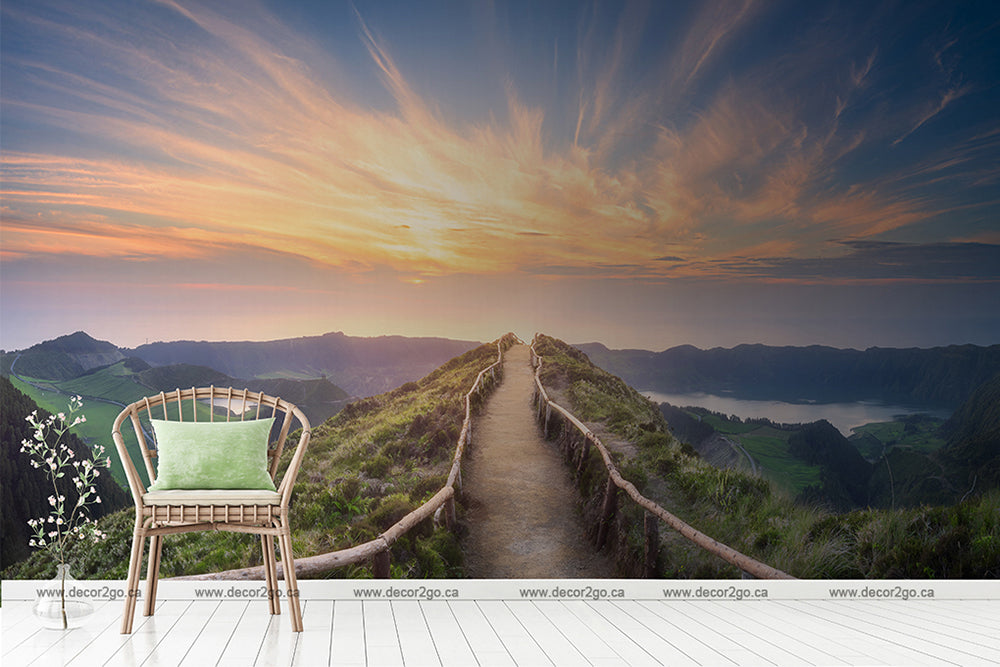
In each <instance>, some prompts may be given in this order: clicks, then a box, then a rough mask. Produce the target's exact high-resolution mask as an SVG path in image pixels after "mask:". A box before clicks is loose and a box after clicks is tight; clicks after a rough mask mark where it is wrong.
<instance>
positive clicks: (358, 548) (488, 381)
mask: <svg viewBox="0 0 1000 667" xmlns="http://www.w3.org/2000/svg"><path fill="white" fill-rule="evenodd" d="M518 342H520V343H522V344H527V343H524V341H523V340H521V339H520V338H519V337H518V336H516V335H515V334H513V333H509V334H506V335H504V336H502V337H501V338H500V339H499V340H498V341H497V360H496V361H495V362H493V363H492V364H490V365H489V366H487V367H486V368H484V369H482V370H481V371H479V374H478V375H477V376H476V380H475V382H473V383H472V388H471V389H469V391H468V392H467V393H466V394H465V419H464V420H463V422H462V430H461V433H460V434H459V436H458V443H457V445H456V447H455V455H454V457H453V458H452V464H451V469H450V471H449V473H448V481H447V482H446V483H445V485H444V486H443V487H441V490H440V491H438V492H437V493H436V494H434V495H433V496H432V497H431V498H430V499H429V500H427V501H426V502H425V503H424V504H423V505H421V506H420V507H418V508H417V509H415V510H413V511H412V512H410V513H409V514H407V515H406V516H404V517H403V518H402V519H400V520H399V521H397V522H396V523H395V524H393V525H392V526H390V527H389V528H388V529H387V530H386V531H385V532H383V533H382V534H380V535H379V536H378V537H376V538H375V539H373V540H369V541H368V542H365V543H363V544H358V545H355V546H353V547H348V548H346V549H339V550H337V551H331V552H327V553H323V554H317V555H315V556H305V557H300V558H296V559H295V574H296V576H298V577H309V576H317V575H321V574H325V573H327V572H330V571H331V570H335V569H337V568H338V567H344V566H346V565H357V564H358V563H363V562H366V561H369V560H371V561H372V565H373V567H372V569H373V574H374V576H375V578H377V579H385V578H388V577H389V570H390V564H391V557H390V550H391V548H392V545H393V543H395V542H396V540H398V539H399V538H400V537H402V536H403V535H405V534H406V533H407V532H408V531H409V530H410V529H412V528H413V527H414V526H416V525H417V524H419V523H421V522H423V521H424V520H426V519H428V518H430V517H434V519H435V520H437V521H438V522H440V520H441V514H442V512H443V513H444V522H445V524H446V525H447V527H448V529H449V530H454V528H455V491H456V489H461V488H462V456H463V454H464V453H465V449H466V447H467V446H468V444H469V441H470V440H471V438H472V402H473V397H475V396H482V395H483V394H484V393H485V392H487V391H489V390H490V389H492V388H493V387H494V386H495V384H496V381H497V379H498V377H499V376H500V375H501V374H502V372H503V355H504V352H506V351H507V349H509V348H510V347H511V346H512V345H514V344H516V343H518ZM282 568H283V563H278V574H279V575H280V576H282V577H283V576H284V573H283V569H282ZM263 578H264V566H263V565H258V566H256V567H246V568H239V569H235V570H225V571H223V572H212V573H209V574H198V575H190V576H185V577H176V579H195V580H250V579H263Z"/></svg>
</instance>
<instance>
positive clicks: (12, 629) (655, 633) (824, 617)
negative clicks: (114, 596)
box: [0, 598, 1000, 667]
mask: <svg viewBox="0 0 1000 667" xmlns="http://www.w3.org/2000/svg"><path fill="white" fill-rule="evenodd" d="M96 607H97V609H96V612H95V614H94V616H93V617H92V618H91V619H90V620H89V622H88V623H87V624H86V626H85V627H83V628H78V629H75V630H71V631H69V632H59V631H53V630H46V629H42V628H40V627H39V626H38V625H37V623H36V621H35V619H34V617H33V616H32V614H31V609H30V608H31V602H28V601H23V600H5V601H4V604H3V607H2V611H0V615H2V629H3V634H2V644H0V651H2V654H0V655H2V660H0V662H2V664H3V665H4V667H19V666H20V665H46V666H48V665H83V666H87V667H89V666H91V665H128V666H132V665H145V666H156V665H198V666H202V665H233V666H237V665H239V666H241V667H242V666H243V665H268V666H270V665H456V666H461V667H465V666H469V665H481V666H484V667H485V666H488V665H574V666H575V665H601V666H603V665H952V664H953V665H997V664H1000V600H971V601H962V600H932V601H924V600H918V601H914V600H911V601H908V602H899V601H895V602H893V601H882V602H879V601H835V600H767V601H752V602H751V601H741V602H736V601H730V602H724V601H716V602H709V601H673V600H599V601H592V600H590V601H587V600H572V601H565V600H560V601H556V600H534V601H532V600H450V601H445V600H435V601H426V600H420V601H418V600H391V601H390V600H366V601H361V600H344V599H334V600H324V599H314V598H311V599H307V600H305V601H304V602H303V615H304V624H305V631H304V632H302V633H300V634H296V633H293V632H291V628H290V625H289V619H288V616H287V611H286V612H285V613H282V614H281V615H280V616H275V617H272V616H270V615H269V614H268V612H267V604H266V603H265V602H264V601H263V600H250V601H243V600H239V601H236V600H221V601H220V600H212V601H207V600H194V601H192V600H177V599H168V600H164V601H162V602H160V604H159V606H158V608H157V611H156V615H155V616H153V617H149V618H146V617H143V616H141V611H140V612H139V613H137V615H136V620H135V631H134V633H133V634H132V635H131V636H123V635H120V634H119V632H118V628H119V622H120V620H121V612H122V604H121V602H120V601H115V602H98V603H97V605H96Z"/></svg>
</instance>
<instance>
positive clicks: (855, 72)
mask: <svg viewBox="0 0 1000 667" xmlns="http://www.w3.org/2000/svg"><path fill="white" fill-rule="evenodd" d="M651 7H652V6H651V5H643V4H638V3H636V4H630V5H629V6H628V7H627V8H626V10H624V11H622V12H621V14H620V15H618V16H617V22H616V23H615V24H614V26H613V28H612V29H611V32H610V36H605V37H603V38H602V33H601V31H600V30H599V26H598V25H596V21H597V19H598V16H597V14H596V13H595V14H594V15H593V16H592V17H591V18H590V19H589V20H583V21H581V23H580V25H581V26H582V27H581V30H580V34H579V35H578V43H577V45H576V46H577V49H576V52H575V58H576V63H575V74H574V76H575V86H576V90H575V93H576V94H575V95H574V96H573V99H574V100H575V101H576V102H578V104H577V105H576V108H575V113H574V114H573V119H572V121H571V123H572V124H573V127H572V128H570V131H569V132H566V133H565V134H564V135H560V134H559V133H557V132H553V131H552V129H553V127H556V126H557V125H558V123H559V120H560V119H559V118H558V117H557V115H556V113H555V111H554V110H553V109H550V108H546V107H544V106H540V105H539V104H538V103H537V102H533V101H532V98H531V97H530V96H527V95H525V94H524V92H523V91H522V89H521V88H519V82H518V80H517V79H516V78H514V77H513V76H508V78H507V79H505V80H502V81H497V82H491V85H493V86H495V87H499V88H497V89H502V91H503V95H502V98H503V99H504V100H505V102H506V108H504V109H497V110H496V113H495V114H494V115H490V116H489V117H480V118H468V119H464V120H457V119H456V117H455V115H454V114H451V113H444V112H442V110H440V109H438V108H436V106H435V104H436V103H435V101H434V100H433V99H432V98H430V97H429V96H428V95H426V94H425V93H423V92H422V91H421V90H419V89H418V88H417V87H416V86H415V85H414V84H413V82H412V79H413V78H412V76H411V75H409V74H408V72H411V73H412V71H413V66H412V65H411V63H409V62H407V61H406V59H405V57H401V56H400V55H399V53H398V52H397V49H398V48H402V47H401V46H398V45H397V44H394V43H393V42H392V41H391V40H389V39H388V38H386V37H385V36H383V35H381V34H380V33H379V31H378V30H377V29H376V28H375V27H373V26H371V25H369V22H368V20H367V19H366V17H365V14H364V11H357V10H355V12H354V17H353V18H354V21H355V25H356V30H357V39H358V40H360V43H361V44H362V45H363V49H364V51H365V52H366V53H367V57H368V59H369V60H368V62H367V66H368V67H369V68H370V69H371V71H373V72H375V73H376V74H377V76H378V78H379V80H380V81H381V83H382V85H383V86H384V88H385V90H386V91H388V93H389V94H390V96H391V100H392V102H393V104H394V107H392V108H374V107H373V106H372V105H369V104H365V103H363V102H361V101H360V99H358V97H357V96H355V95H352V94H351V89H350V88H349V87H347V86H345V87H344V88H343V89H341V88H338V87H336V86H331V85H330V81H331V78H335V75H333V74H329V73H327V72H326V71H320V70H319V69H318V65H317V63H320V62H322V63H324V64H326V63H329V64H330V68H331V71H332V72H336V71H337V69H338V67H339V66H340V65H338V63H337V62H336V61H335V58H334V57H333V56H332V55H330V54H322V53H321V52H320V49H319V48H318V47H316V46H315V45H312V44H310V41H309V40H308V39H306V38H305V37H304V36H302V35H298V34H296V33H295V32H293V31H292V30H291V29H290V28H289V27H288V26H286V25H283V24H282V23H281V22H280V21H278V20H277V19H276V18H275V17H273V16H270V15H267V14H261V13H259V12H255V17H257V18H256V19H255V20H256V23H255V24H254V25H251V24H250V23H247V22H244V21H241V18H240V16H239V15H235V14H226V13H225V12H224V11H223V10H216V9H213V8H212V6H210V5H201V4H189V3H186V2H179V1H173V0H162V1H161V2H160V3H159V5H158V11H160V12H162V13H163V16H159V17H158V18H157V17H147V20H145V21H144V22H140V24H138V26H137V25H136V24H133V23H131V22H130V21H131V19H130V18H129V19H126V18H125V17H122V16H118V15H116V14H115V13H114V12H110V11H108V12H105V13H102V14H100V15H99V16H98V19H99V20H94V21H91V22H89V23H88V24H87V25H86V26H84V25H77V24H73V23H71V22H69V21H64V22H59V21H58V20H56V19H45V20H44V21H42V20H40V19H38V20H35V22H34V28H35V29H36V30H42V31H44V32H45V33H46V34H48V35H49V36H50V38H51V39H52V41H53V43H57V44H63V45H66V44H72V45H75V46H73V48H74V49H75V51H74V54H73V55H74V58H64V59H63V60H53V61H52V62H45V61H43V60H40V58H41V56H34V57H28V56H24V57H20V60H18V59H17V58H15V60H14V64H13V65H8V67H10V66H13V67H15V68H16V71H17V73H18V74H17V76H18V82H17V83H18V85H17V86H16V87H15V88H14V89H15V90H17V91H21V90H24V91H27V92H25V93H24V94H16V93H15V94H12V95H8V94H5V98H4V105H5V110H6V111H8V112H10V113H14V114H16V115H18V116H19V117H28V116H30V117H32V118H33V119H35V120H36V121H38V122H44V123H45V124H47V126H49V127H51V128H55V129H56V130H58V132H60V133H61V136H60V139H66V138H70V137H72V138H73V139H74V142H67V143H68V144H69V145H70V146H71V149H70V150H68V151H64V152H59V151H58V150H57V147H56V146H55V145H46V146H40V147H36V148H33V149H32V148H29V147H26V146H20V147H18V148H17V149H15V150H6V151H5V152H4V155H3V158H2V159H3V170H4V185H3V187H4V201H5V205H6V206H7V207H8V209H9V213H8V214H7V215H5V220H4V252H5V253H8V256H9V257H17V258H20V257H30V256H33V255H39V254H64V253H65V254H70V253H82V254H85V255H95V256H107V257H115V258H122V259H129V260H138V259H141V258H144V257H152V256H160V257H180V256H184V257H189V258H190V257H204V258H209V257H211V256H212V255H213V253H220V252H222V251H223V250H224V249H226V248H229V247H235V246H239V247H244V248H259V249H261V250H268V251H274V250H275V249H280V250H281V251H282V252H285V253H287V254H289V255H293V256H297V257H302V258H305V259H307V260H308V261H310V262H314V263H317V264H321V265H325V266H329V267H333V268H336V269H338V270H342V271H346V272H363V271H370V270H372V268H373V267H390V268H391V269H392V270H394V271H396V272H398V274H399V275H400V276H405V277H406V279H407V280H411V279H419V277H421V276H424V277H426V276H434V275H446V274H476V273H502V272H516V271H522V270H523V271H529V272H534V271H538V267H548V268H547V269H546V272H547V273H548V274H549V275H556V274H559V275H570V274H572V275H587V274H588V273H589V274H591V275H594V276H595V277H602V276H608V275H619V276H629V277H642V278H643V279H650V280H652V279H659V278H663V277H670V276H674V275H678V274H679V273H684V274H685V275H700V276H706V277H718V276H722V277H725V276H727V275H729V269H725V268H720V266H723V265H727V264H728V263H730V262H732V261H733V259H732V258H734V257H750V256H753V257H755V258H756V259H758V260H761V261H764V262H767V261H769V260H770V259H775V260H776V261H780V262H785V261H786V260H788V258H796V257H798V258H800V259H803V260H805V259H806V258H809V257H811V256H815V255H817V254H820V253H822V252H825V251H826V250H825V248H826V246H825V245H824V244H825V243H826V242H827V241H828V240H829V239H830V238H845V237H850V238H855V239H865V238H877V237H879V235H884V234H886V233H888V232H892V231H894V230H901V229H905V228H907V227H908V226H911V225H914V224H915V223H919V222H921V221H924V220H927V219H929V218H931V217H933V216H934V215H937V214H940V213H941V212H942V211H946V210H951V208H952V207H953V206H954V202H945V203H943V204H942V203H941V202H938V201H933V200H928V198H927V197H926V192H925V191H921V192H917V191H916V190H915V189H914V184H916V183H920V184H926V183H928V182H933V180H934V179H937V178H944V177H947V178H956V179H957V178H959V175H960V174H961V175H962V177H965V178H970V177H971V175H972V172H970V171H968V170H967V169H966V167H967V166H969V164H971V162H967V161H969V160H971V159H972V158H971V157H970V156H972V155H973V154H975V152H976V151H977V150H978V151H979V154H982V153H983V149H982V141H981V142H980V143H979V144H977V145H975V146H973V145H968V146H965V148H961V146H959V147H956V148H954V149H953V150H952V151H951V152H950V154H949V155H947V156H940V157H939V158H938V159H937V161H935V162H928V163H926V164H924V165H923V166H922V167H920V168H919V169H918V168H915V167H912V166H910V167H907V168H905V169H904V168H899V169H896V170H895V171H893V172H890V173H888V174H880V175H879V176H878V177H876V178H871V177H869V176H866V175H861V176H858V177H856V178H855V177H854V175H853V174H852V173H851V171H850V169H848V168H847V167H846V166H845V165H846V163H847V162H848V161H849V158H850V157H851V156H853V155H855V154H856V153H858V152H860V151H863V150H872V149H873V148H875V147H877V143H876V142H879V141H883V140H885V138H884V135H879V134H878V133H877V132H876V133H870V132H868V131H867V127H866V125H865V122H864V120H865V119H864V118H860V119H859V118H858V114H859V113H861V112H860V111H857V110H856V108H857V107H856V106H855V105H856V102H857V100H858V98H859V96H863V95H865V94H866V92H865V91H867V90H869V89H870V88H871V87H873V86H874V85H875V83H876V81H875V80H876V79H877V76H878V70H879V65H880V63H881V59H882V57H883V56H882V55H881V54H880V53H879V51H878V50H877V49H875V48H871V47H866V48H865V49H864V51H863V52H861V53H862V55H860V56H856V57H852V58H850V59H845V60H843V61H842V62H843V64H841V60H840V59H839V54H838V53H834V54H833V55H829V56H827V55H823V49H824V48H825V47H827V46H828V45H827V44H823V43H814V44H809V43H800V44H798V45H796V47H795V48H797V49H799V50H801V51H802V55H803V57H802V58H801V60H802V61H803V62H808V63H810V64H812V63H813V62H815V61H817V60H822V61H823V62H825V63H826V64H827V66H828V67H829V68H831V71H833V72H834V73H835V74H836V76H835V77H832V78H831V80H830V82H829V83H827V84H826V85H824V86H821V87H815V86H813V84H811V83H810V84H809V85H810V86H812V87H808V88H807V87H805V86H806V85H807V82H808V76H807V74H806V73H805V72H803V71H799V70H797V69H796V65H795V61H796V58H795V57H794V56H795V55H797V54H792V55H793V57H789V56H788V55H787V54H786V55H784V56H782V57H781V58H780V59H778V60H777V61H775V60H774V59H764V60H763V61H762V62H759V63H752V64H748V65H747V66H746V67H743V68H741V69H740V71H739V73H737V74H729V75H724V76H719V74H718V70H719V68H720V67H721V65H720V63H722V62H724V56H725V55H726V54H727V53H728V50H729V49H730V48H733V44H735V43H736V42H737V41H738V39H739V37H740V36H741V35H742V34H743V31H744V30H746V29H747V28H748V27H749V26H751V25H752V24H753V22H754V21H755V20H759V19H760V18H761V16H763V15H765V14H766V13H767V8H766V7H765V6H763V5H762V4H760V3H754V2H750V1H746V2H720V3H714V4H711V5H706V6H704V7H701V8H699V9H698V10H697V11H695V13H694V14H693V16H692V17H691V18H690V19H689V20H690V25H689V26H688V27H687V30H685V31H683V32H682V33H681V34H682V35H683V39H680V40H677V42H676V44H671V45H669V47H667V48H661V49H659V50H656V49H652V47H650V46H649V44H651V43H655V42H656V40H652V39H650V31H651V30H652V29H654V28H655V26H654V28H651V26H650V19H649V16H650V13H651V12H652V11H653V9H651ZM66 11H67V12H72V8H70V7H68V6H67V9H66ZM165 17H168V18H169V22H168V23H169V25H171V26H174V30H175V31H176V34H175V33H168V32H167V29H165V28H164V29H159V28H154V27H153V26H158V25H160V24H159V23H156V21H154V18H157V20H162V19H164V18H165ZM263 28H266V30H265V29H263ZM174 38H176V41H175V40H174ZM643 38H645V39H646V41H645V42H643V41H642V40H643ZM642 45H645V46H642ZM61 48H69V47H61ZM557 53H558V55H556V54H557ZM551 54H552V58H553V62H552V68H553V71H555V70H556V69H559V68H562V69H563V70H567V71H569V70H570V69H572V67H571V65H568V64H567V63H566V62H565V61H566V60H567V59H568V58H567V54H569V59H572V57H573V56H574V54H573V52H572V50H571V49H563V50H562V51H561V52H557V51H555V49H553V51H552V52H551ZM651 54H652V56H654V57H655V58H656V60H654V61H652V62H650V61H649V58H650V57H651ZM81 58H82V59H81ZM87 58H90V61H92V62H100V63H101V65H102V66H101V67H100V68H96V69H95V68H90V67H86V66H84V65H85V63H86V62H88V61H87V60H86V59H87ZM939 59H940V58H939ZM560 60H561V61H562V62H560ZM10 62H11V61H10V60H9V59H8V63H10ZM344 67H346V65H344ZM804 68H805V67H804V66H802V67H801V68H800V69H804ZM722 69H725V68H722ZM637 72H639V74H637ZM789 80H791V81H799V82H800V83H799V84H797V85H801V86H802V87H801V88H796V87H795V86H794V85H791V86H790V85H789V84H788V83H787V82H788V81H789ZM695 90H697V91H698V95H697V96H695V95H694V92H693V91H695ZM972 91H973V89H972V88H971V87H970V86H969V85H961V86H955V87H952V88H949V89H948V90H947V91H945V93H943V94H942V96H941V97H940V98H939V99H938V100H937V101H936V104H935V105H934V106H932V107H929V108H927V109H925V110H923V111H922V113H921V114H920V115H919V116H918V117H916V118H914V119H911V122H910V123H909V124H908V126H907V127H908V129H907V131H906V132H905V133H904V134H903V135H901V136H899V137H896V138H895V140H894V141H893V143H894V144H898V143H900V142H901V141H903V139H905V138H907V137H910V136H911V135H913V133H914V132H916V131H917V130H918V129H919V128H920V127H922V126H925V125H926V124H928V123H931V122H932V121H933V119H934V118H935V117H936V116H937V115H938V114H940V113H942V112H943V111H944V110H945V109H946V108H949V107H950V106H951V105H953V104H957V103H958V101H959V100H961V99H962V98H963V97H965V96H967V95H970V94H971V93H972ZM473 92H474V91H473ZM695 98H697V100H698V101H697V102H694V101H693V100H694V99H695ZM858 106H860V105H858ZM820 111H821V112H822V113H819V112H820ZM869 113H872V114H873V115H875V114H876V113H878V114H880V113H882V110H877V111H876V112H869ZM852 114H853V115H852ZM560 136H563V137H564V138H563V139H560V138H559V137H560ZM570 137H572V138H571V139H570ZM983 141H985V142H990V141H993V142H994V143H992V144H989V145H990V146H995V140H991V139H985V140H983ZM52 143H53V144H55V143H57V142H52ZM40 144H45V142H40ZM987 152H989V153H990V154H995V147H994V148H989V149H988V151H987ZM975 169H976V171H975V174H977V177H978V178H979V179H986V180H985V181H984V182H990V179H995V178H996V168H995V167H994V168H993V170H992V171H990V168H989V167H987V166H985V165H984V164H983V163H982V162H981V160H978V159H977V160H976V167H975ZM681 258H684V259H683V261H682V260H681ZM713 260H719V261H713Z"/></svg>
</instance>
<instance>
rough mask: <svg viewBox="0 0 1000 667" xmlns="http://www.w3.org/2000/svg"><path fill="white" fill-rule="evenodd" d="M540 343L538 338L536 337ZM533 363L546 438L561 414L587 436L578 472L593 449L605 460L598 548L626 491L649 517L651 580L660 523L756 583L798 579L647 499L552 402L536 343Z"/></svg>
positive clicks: (579, 424) (599, 445)
mask: <svg viewBox="0 0 1000 667" xmlns="http://www.w3.org/2000/svg"><path fill="white" fill-rule="evenodd" d="M536 340H537V336H536ZM531 363H532V365H533V366H534V368H535V392H534V393H535V396H534V400H535V401H536V405H537V406H538V419H539V421H540V422H542V428H543V431H544V433H545V436H546V437H548V435H549V422H550V420H551V418H552V415H553V412H556V413H559V414H560V415H561V416H562V417H563V418H564V419H565V420H566V421H567V422H568V423H569V424H571V425H572V426H573V427H574V428H575V429H576V430H578V431H579V432H580V433H581V435H582V436H583V444H582V446H581V447H580V448H579V452H574V457H578V458H579V460H578V462H577V469H578V470H582V468H583V466H584V465H585V463H586V461H587V459H588V458H589V456H590V447H591V446H593V447H596V448H597V451H599V452H600V454H601V458H602V459H603V460H604V467H605V468H606V469H607V472H608V480H607V483H606V484H605V488H604V498H603V502H602V504H601V516H600V524H599V527H598V532H597V546H598V548H600V547H602V546H604V543H605V542H606V540H607V535H608V530H609V528H610V526H611V522H612V520H613V518H614V515H615V512H616V510H617V503H618V490H619V489H621V490H622V491H624V492H625V493H626V494H627V495H628V497H629V498H631V499H632V501H633V502H635V503H636V504H637V505H639V506H640V507H642V508H643V509H644V510H645V511H646V513H645V521H644V532H645V539H646V549H645V560H646V563H645V565H646V573H647V576H653V572H654V571H655V562H656V554H657V551H658V549H659V531H658V529H657V527H656V526H657V519H658V520H661V521H663V522H664V523H666V524H667V525H668V526H670V527H671V528H673V529H674V530H676V531H677V532H678V533H680V534H681V535H683V536H684V537H686V538H687V539H688V540H690V541H691V542H693V543H694V544H695V545H697V546H698V547H700V548H702V549H704V550H705V551H708V552H709V553H712V554H714V555H716V556H718V557H719V558H721V559H722V560H724V561H726V562H728V563H731V564H732V565H735V566H736V567H738V568H739V569H740V570H741V571H742V572H743V573H744V575H745V576H746V575H749V576H750V577H752V578H755V579H794V578H795V577H792V576H791V575H789V574H787V573H785V572H782V571H781V570H778V569H776V568H774V567H771V566H770V565H767V564H766V563H762V562H760V561H758V560H755V559H753V558H751V557H750V556H747V555H745V554H742V553H740V552H739V551H737V550H736V549H733V548H732V547H729V546H727V545H725V544H723V543H722V542H719V541H718V540H715V539H713V538H712V537H709V536H708V535H706V534H705V533H702V532H701V531H700V530H698V529H696V528H694V527H692V526H691V525H689V524H687V523H685V522H684V521H682V520H681V519H679V518H678V517H676V516H675V515H673V514H671V513H670V512H668V511H667V510H665V509H663V508H662V507H660V506H659V505H658V504H656V503H655V502H653V501H652V500H650V499H649V498H646V497H645V496H643V495H642V494H641V493H639V490H638V489H636V488H635V485H633V484H632V483H631V482H630V481H628V480H627V479H625V478H624V477H622V475H621V473H620V472H618V468H617V467H616V466H615V464H614V462H613V461H612V459H611V454H610V452H608V449H607V447H605V445H604V443H602V442H601V440H600V438H598V437H597V436H596V435H595V434H594V433H593V432H592V431H591V430H590V429H589V428H587V426H586V425H585V424H584V423H583V422H582V421H580V420H579V419H577V418H576V417H575V416H574V415H573V414H572V413H571V412H570V411H569V410H567V409H566V408H564V407H562V406H561V405H559V404H558V403H556V402H555V401H553V400H552V399H551V398H549V395H548V392H546V391H545V387H544V386H543V385H542V380H541V370H542V358H541V357H540V356H539V355H538V353H537V352H536V351H535V341H532V343H531Z"/></svg>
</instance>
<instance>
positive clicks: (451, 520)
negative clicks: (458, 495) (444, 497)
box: [444, 495, 456, 533]
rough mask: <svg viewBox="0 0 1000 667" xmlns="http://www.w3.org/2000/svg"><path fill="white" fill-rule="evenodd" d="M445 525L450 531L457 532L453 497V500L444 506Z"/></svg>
mask: <svg viewBox="0 0 1000 667" xmlns="http://www.w3.org/2000/svg"><path fill="white" fill-rule="evenodd" d="M444 523H445V525H446V526H447V527H448V530H449V531H451V532H453V533H454V532H455V524H456V519H455V496H454V495H452V497H451V498H449V499H448V501H447V502H446V503H445V504H444Z"/></svg>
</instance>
